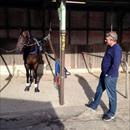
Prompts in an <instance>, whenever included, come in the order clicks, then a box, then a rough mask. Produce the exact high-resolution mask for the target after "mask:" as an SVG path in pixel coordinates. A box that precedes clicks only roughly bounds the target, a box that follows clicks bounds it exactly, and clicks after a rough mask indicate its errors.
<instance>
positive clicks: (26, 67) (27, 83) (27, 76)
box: [24, 65, 31, 91]
mask: <svg viewBox="0 0 130 130" xmlns="http://www.w3.org/2000/svg"><path fill="white" fill-rule="evenodd" d="M25 69H26V80H27V82H26V87H25V89H24V91H29V89H30V86H31V83H30V81H29V67H28V66H27V65H25Z"/></svg>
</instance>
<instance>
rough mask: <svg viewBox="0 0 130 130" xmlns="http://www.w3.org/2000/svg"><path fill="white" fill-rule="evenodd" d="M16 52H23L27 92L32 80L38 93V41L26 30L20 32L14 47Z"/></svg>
mask: <svg viewBox="0 0 130 130" xmlns="http://www.w3.org/2000/svg"><path fill="white" fill-rule="evenodd" d="M16 49H17V51H20V52H23V60H24V66H25V69H26V80H27V81H26V87H25V89H24V90H25V91H29V89H30V87H31V83H32V82H33V79H34V83H35V84H34V87H35V92H39V85H38V79H37V77H38V74H37V69H38V65H39V62H40V55H41V53H40V50H39V44H38V41H37V40H36V39H34V38H32V37H31V35H30V32H29V31H28V30H25V31H22V32H21V33H20V36H19V38H18V41H17V45H16Z"/></svg>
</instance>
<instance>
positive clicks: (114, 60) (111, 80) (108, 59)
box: [87, 31, 122, 121]
mask: <svg viewBox="0 0 130 130" xmlns="http://www.w3.org/2000/svg"><path fill="white" fill-rule="evenodd" d="M117 38H118V36H117V33H116V32H114V31H112V32H109V33H107V34H106V40H105V42H106V44H107V50H106V52H105V55H104V57H103V60H102V64H101V70H102V72H101V74H100V79H99V84H98V86H97V90H96V93H95V97H94V101H92V102H91V103H90V104H88V105H87V107H89V108H90V109H92V110H96V108H97V107H98V105H99V104H100V100H101V96H102V93H103V92H104V90H106V92H107V95H108V99H109V109H108V111H107V112H106V113H105V114H104V115H103V117H102V120H104V121H110V120H112V119H114V118H115V113H116V108H117V94H116V83H117V79H118V70H119V66H120V63H121V57H122V49H121V47H120V46H119V44H118V43H117Z"/></svg>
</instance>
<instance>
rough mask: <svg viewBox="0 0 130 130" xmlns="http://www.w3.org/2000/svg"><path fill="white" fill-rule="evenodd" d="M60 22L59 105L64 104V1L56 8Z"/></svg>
mask: <svg viewBox="0 0 130 130" xmlns="http://www.w3.org/2000/svg"><path fill="white" fill-rule="evenodd" d="M58 13H59V20H60V88H59V89H60V90H59V96H60V97H59V98H60V99H59V100H60V105H63V104H64V64H65V36H66V4H65V0H61V4H60V7H59V8H58Z"/></svg>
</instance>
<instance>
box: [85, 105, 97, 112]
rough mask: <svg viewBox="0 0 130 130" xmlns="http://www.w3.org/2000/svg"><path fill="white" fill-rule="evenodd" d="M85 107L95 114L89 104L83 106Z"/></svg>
mask: <svg viewBox="0 0 130 130" xmlns="http://www.w3.org/2000/svg"><path fill="white" fill-rule="evenodd" d="M85 106H86V107H87V108H88V109H89V110H90V111H92V112H95V111H96V110H95V109H93V108H92V107H91V106H90V105H89V104H85Z"/></svg>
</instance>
